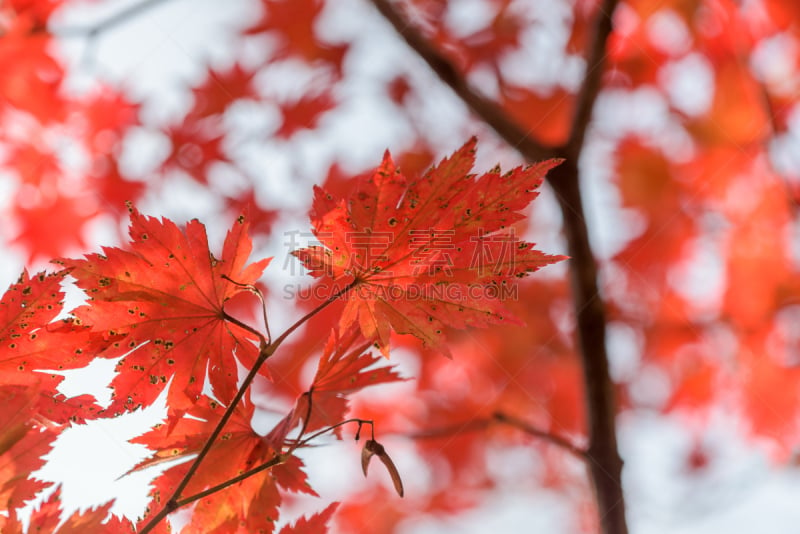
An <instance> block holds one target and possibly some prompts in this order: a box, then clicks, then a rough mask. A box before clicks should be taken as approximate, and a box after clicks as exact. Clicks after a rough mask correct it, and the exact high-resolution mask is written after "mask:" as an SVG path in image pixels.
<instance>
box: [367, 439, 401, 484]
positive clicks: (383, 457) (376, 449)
mask: <svg viewBox="0 0 800 534" xmlns="http://www.w3.org/2000/svg"><path fill="white" fill-rule="evenodd" d="M376 455H377V456H378V459H379V460H380V461H381V462H382V463H383V465H384V466H386V470H387V471H389V476H390V477H392V483H393V484H394V489H395V491H396V492H397V494H398V495H399V496H401V497H402V496H403V481H402V480H401V479H400V473H399V472H398V471H397V467H395V465H394V462H393V461H392V459H391V458H390V457H389V455H388V454H387V453H386V449H384V448H383V445H381V444H380V443H378V442H377V441H375V440H374V439H368V440H367V442H366V443H364V448H363V449H361V470H362V471H364V476H367V469H368V468H369V461H370V460H371V459H372V457H373V456H376Z"/></svg>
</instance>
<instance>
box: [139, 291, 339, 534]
mask: <svg viewBox="0 0 800 534" xmlns="http://www.w3.org/2000/svg"><path fill="white" fill-rule="evenodd" d="M354 285H355V282H353V283H351V284H350V285H348V286H346V287H344V288H342V289H340V290H338V291H336V292H335V293H334V294H333V295H331V296H330V297H328V299H327V300H325V302H323V303H321V304H320V305H319V306H317V307H316V308H314V309H313V310H311V311H310V312H308V313H307V314H305V315H304V316H303V317H301V318H300V319H298V320H297V321H296V322H295V323H294V324H293V325H292V326H290V327H289V328H288V329H286V331H285V332H283V334H281V335H280V336H279V337H278V338H277V339H276V340H275V341H272V342H270V343H269V344H266V343H265V342H264V337H263V336H260V337H261V340H262V344H261V348H260V350H259V355H258V359H257V360H256V362H255V363H254V364H253V367H252V368H251V369H250V372H249V373H248V374H247V376H246V377H245V379H244V381H243V382H242V385H241V386H239V390H238V391H237V392H236V395H235V396H234V397H233V400H232V401H231V402H230V403H229V404H228V406H227V408H226V409H225V413H224V414H222V418H220V420H219V422H218V423H217V426H216V427H214V430H213V431H212V432H211V435H210V436H209V437H208V439H207V440H206V442H205V444H204V445H203V448H202V449H201V450H200V452H199V453H198V455H197V457H196V458H195V459H194V462H192V465H191V466H190V467H189V470H188V471H187V472H186V474H185V475H184V476H183V479H181V481H180V482H179V483H178V486H177V488H175V490H174V491H173V492H172V495H171V496H170V498H169V499H168V500H167V504H166V505H165V506H164V507H163V508H162V509H161V510H160V511H159V512H158V513H157V514H156V515H155V516H153V518H152V519H151V520H150V521H149V522H148V523H147V524H146V525H145V526H144V528H143V529H142V531H141V533H140V534H147V533H148V532H150V531H151V530H153V528H155V526H156V525H157V524H158V523H159V522H160V521H161V520H162V519H164V518H165V517H166V516H167V515H169V514H170V513H172V512H174V511H175V510H177V509H178V508H179V503H180V502H181V501H179V500H178V499H179V498H180V496H181V493H182V492H183V490H185V489H186V486H187V485H188V484H189V481H191V479H192V477H194V475H195V473H196V472H197V470H198V469H199V467H200V464H201V463H202V462H203V460H204V459H205V457H206V456H207V455H208V453H209V452H210V451H211V448H212V447H213V446H214V443H216V440H217V438H218V437H219V435H220V434H221V433H222V429H223V427H224V426H225V424H226V423H227V422H228V420H229V419H230V418H231V417H232V416H233V412H234V411H235V409H236V406H237V405H238V404H239V402H240V401H241V400H242V398H243V397H244V394H245V392H246V391H247V388H248V387H250V384H251V383H252V382H253V380H255V378H256V375H258V371H259V369H260V368H261V366H262V365H263V364H264V362H266V361H267V359H268V358H269V357H270V356H272V355H273V354H274V353H275V351H276V350H277V349H278V347H280V345H281V344H282V343H283V342H284V341H285V340H286V338H287V337H289V335H290V334H291V333H292V332H294V331H295V330H297V329H298V328H299V327H300V326H301V325H302V324H304V323H305V322H306V321H308V320H309V319H311V318H312V317H314V316H315V315H316V314H317V313H319V312H320V311H322V310H323V309H325V308H326V307H327V306H328V305H330V304H331V303H332V302H334V301H335V300H337V299H338V298H340V297H341V296H343V295H344V294H346V293H347V292H348V291H350V289H352V288H353V286H354Z"/></svg>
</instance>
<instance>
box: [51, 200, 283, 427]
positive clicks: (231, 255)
mask: <svg viewBox="0 0 800 534" xmlns="http://www.w3.org/2000/svg"><path fill="white" fill-rule="evenodd" d="M247 227H248V225H247V223H246V222H245V219H244V217H243V216H240V217H239V218H238V219H237V221H236V222H235V223H234V225H233V228H231V230H230V231H229V232H228V235H227V237H226V239H225V244H224V247H223V252H222V259H220V260H218V259H216V258H215V257H214V256H213V255H212V254H211V253H210V252H209V247H208V238H207V236H206V231H205V227H204V226H203V225H202V224H201V223H200V222H198V221H196V220H194V221H191V222H189V223H188V224H187V225H186V227H185V229H184V230H181V229H179V228H178V227H177V226H176V225H175V224H174V223H173V222H172V221H169V220H166V219H165V220H161V221H159V220H157V219H154V218H151V217H145V216H143V215H141V214H139V212H138V211H136V210H135V209H131V227H130V234H131V237H132V239H133V241H132V243H131V245H130V249H129V250H123V249H119V248H106V249H104V252H105V255H101V254H90V255H88V256H87V257H86V259H82V260H62V263H63V264H64V265H65V266H66V267H67V268H68V269H69V270H70V273H71V274H72V276H74V277H75V278H76V279H77V285H78V286H79V287H80V288H82V289H84V290H85V291H86V292H87V293H88V295H89V302H88V303H87V304H86V305H83V306H81V307H79V308H77V309H76V310H75V311H74V313H75V315H76V316H77V317H78V318H79V319H80V320H81V321H83V322H84V323H86V324H88V325H90V326H91V328H92V331H94V332H98V333H102V334H104V335H105V336H106V339H107V348H106V350H105V351H104V353H103V355H104V356H106V357H120V356H124V358H123V359H122V360H120V362H119V363H118V365H117V371H118V372H119V374H118V375H117V376H116V377H115V378H114V381H113V382H112V386H113V388H114V395H113V397H114V398H113V401H112V404H111V406H110V409H111V410H112V411H119V410H122V409H127V410H131V409H134V408H136V407H137V406H140V405H149V404H151V403H152V402H153V401H154V400H155V398H156V397H157V396H158V394H159V393H160V392H161V391H162V390H163V389H164V388H165V387H167V383H170V385H169V393H168V397H167V402H168V404H169V406H170V410H171V412H172V413H181V412H184V411H185V410H186V409H187V408H188V407H190V406H191V405H192V404H193V403H194V402H195V401H196V400H197V398H198V397H199V395H200V391H201V390H202V388H203V383H204V381H205V379H206V374H208V378H209V379H210V381H211V385H212V386H213V387H214V390H215V392H217V394H218V396H220V398H232V396H233V394H232V391H235V390H236V379H237V377H236V359H238V360H240V361H241V362H242V364H244V365H250V364H252V363H253V361H254V359H255V357H256V356H257V354H258V347H257V346H256V345H257V343H258V338H257V337H256V336H255V335H254V334H253V333H251V332H250V331H248V330H246V329H244V328H242V327H240V326H238V325H236V324H233V323H231V322H229V321H227V320H226V316H225V311H224V309H223V306H224V304H225V302H226V301H227V300H228V299H230V298H231V297H233V296H234V295H236V294H237V293H239V292H241V291H245V290H244V289H243V288H242V287H240V286H238V285H236V284H233V283H231V282H230V281H228V280H226V279H225V278H223V276H225V277H228V278H230V279H231V280H234V281H235V282H237V283H239V284H252V283H254V282H255V281H256V280H257V279H258V277H259V276H261V273H262V272H263V270H264V268H265V267H266V266H267V264H268V263H269V259H264V260H260V261H257V262H255V263H251V264H247V258H248V256H249V255H250V251H251V249H252V243H251V241H250V238H249V237H248V235H247ZM134 349H135V350H134ZM234 354H235V358H234ZM170 381H171V382H170Z"/></svg>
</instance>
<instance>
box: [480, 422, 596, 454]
mask: <svg viewBox="0 0 800 534" xmlns="http://www.w3.org/2000/svg"><path fill="white" fill-rule="evenodd" d="M492 417H493V419H494V420H495V421H497V422H498V423H504V424H506V425H509V426H513V427H514V428H516V429H518V430H521V431H522V432H525V433H526V434H528V435H529V436H533V437H535V438H539V439H543V440H544V441H547V442H548V443H552V444H553V445H556V446H557V447H561V448H562V449H564V450H565V451H567V452H568V453H570V454H572V455H573V456H575V457H577V458H579V459H581V460H586V459H587V453H586V449H584V448H582V447H579V446H578V445H575V444H574V443H572V441H570V440H569V439H567V438H565V437H564V436H561V435H559V434H556V433H554V432H548V431H546V430H542V429H541V428H536V427H535V426H533V425H531V424H529V423H526V422H525V421H523V420H522V419H519V418H517V417H514V416H513V415H508V414H506V413H504V412H495V413H494V415H493V416H492Z"/></svg>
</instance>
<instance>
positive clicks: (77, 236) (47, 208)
mask: <svg viewBox="0 0 800 534" xmlns="http://www.w3.org/2000/svg"><path fill="white" fill-rule="evenodd" d="M40 191H42V190H40ZM30 193H31V191H29V190H26V189H22V190H20V191H19V192H18V194H17V198H18V199H20V201H19V202H15V203H14V206H13V207H12V213H13V216H14V218H15V219H16V220H17V221H18V223H19V233H17V235H16V236H14V238H13V239H12V240H11V242H12V243H14V244H20V245H21V246H23V247H24V248H25V250H26V252H27V253H28V262H29V263H30V262H33V261H35V260H41V259H43V258H46V259H50V258H54V257H58V256H61V255H64V254H70V253H74V252H75V251H77V250H81V249H86V247H87V245H86V242H85V241H84V238H83V229H84V226H85V225H86V223H87V222H88V221H89V220H91V219H92V218H93V217H94V216H95V214H96V213H95V211H94V207H93V206H92V204H93V202H86V200H87V196H86V195H83V194H79V195H77V196H71V195H70V196H67V195H62V194H60V193H58V192H56V193H55V194H53V191H51V190H48V191H42V193H43V194H42V195H39V196H38V198H36V196H34V198H33V199H31V198H30V197H31V194H30ZM26 197H27V198H26ZM23 199H25V200H27V202H25V201H24V200H23ZM31 200H33V202H30V201H31ZM87 204H88V206H87Z"/></svg>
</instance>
